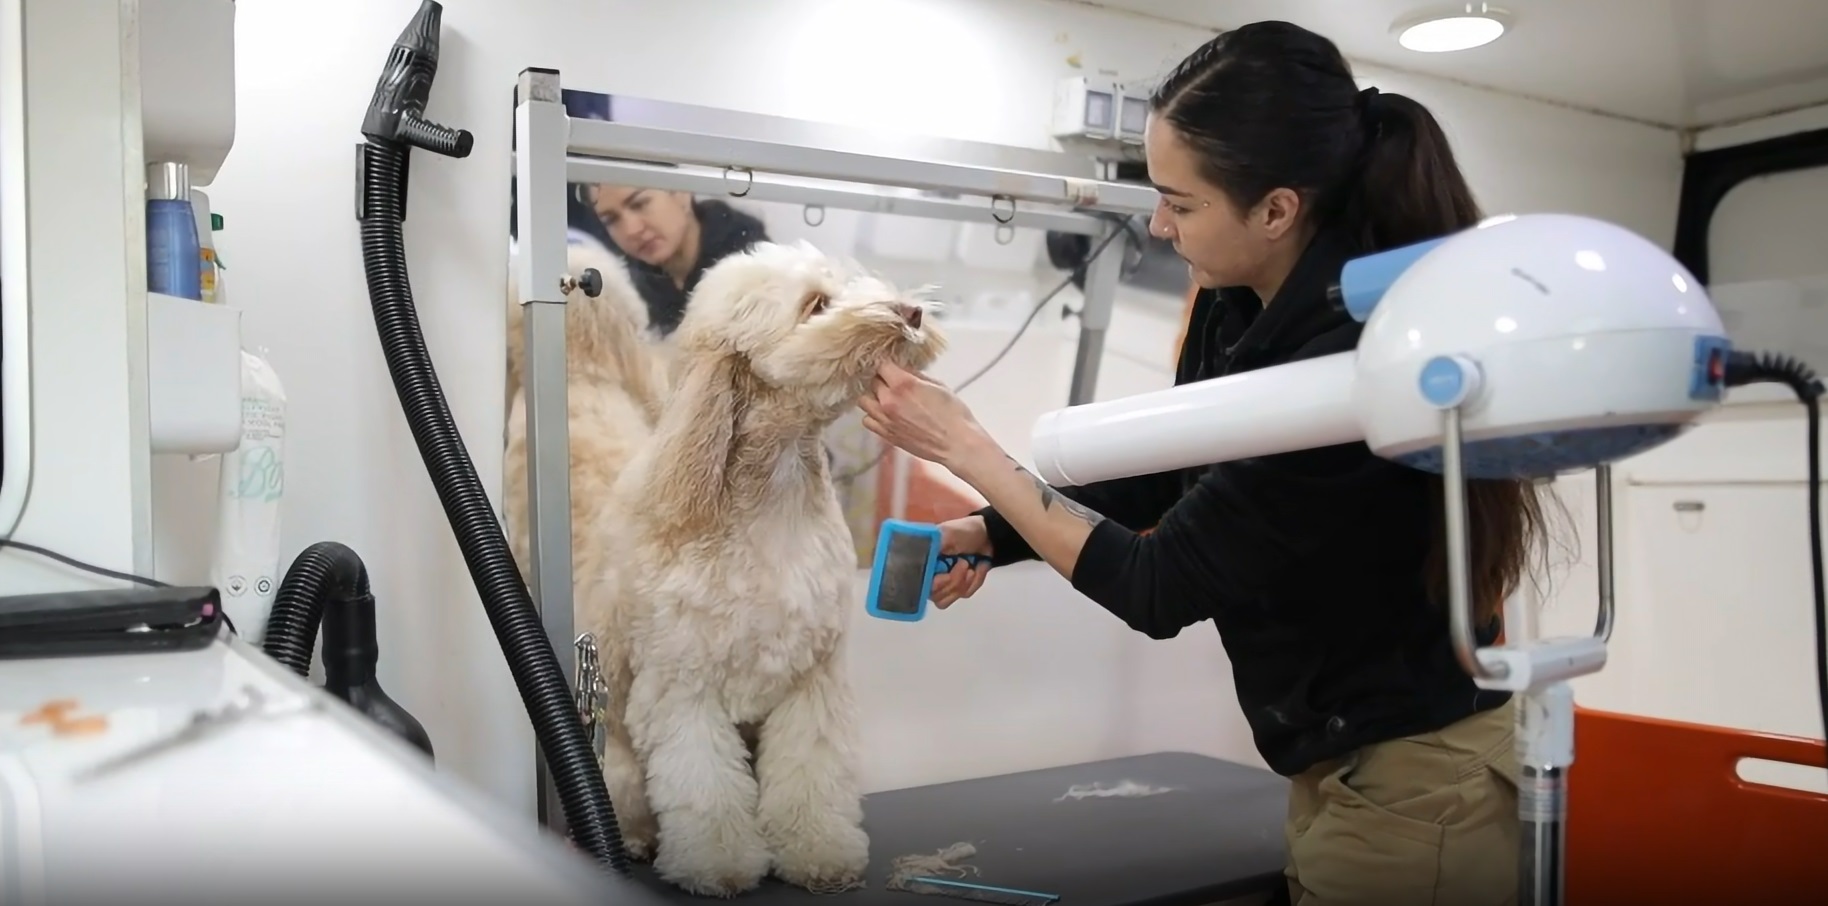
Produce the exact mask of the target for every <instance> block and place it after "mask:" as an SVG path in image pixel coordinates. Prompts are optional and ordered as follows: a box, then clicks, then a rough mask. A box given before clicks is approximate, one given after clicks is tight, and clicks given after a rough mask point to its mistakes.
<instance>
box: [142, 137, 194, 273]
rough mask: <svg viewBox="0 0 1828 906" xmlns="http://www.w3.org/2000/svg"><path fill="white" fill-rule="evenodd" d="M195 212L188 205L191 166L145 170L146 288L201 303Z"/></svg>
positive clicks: (157, 166) (156, 166) (163, 165)
mask: <svg viewBox="0 0 1828 906" xmlns="http://www.w3.org/2000/svg"><path fill="white" fill-rule="evenodd" d="M196 217H197V215H196V211H195V210H194V209H193V208H192V207H191V206H190V167H188V166H186V165H184V164H178V163H158V164H153V165H152V166H150V167H147V168H146V288H147V289H148V290H150V291H152V292H155V293H163V294H165V295H167V296H177V297H178V298H181V299H196V300H197V301H199V302H200V301H202V300H203V286H202V274H201V268H200V264H201V262H202V253H201V251H200V250H199V243H198V239H197V219H196Z"/></svg>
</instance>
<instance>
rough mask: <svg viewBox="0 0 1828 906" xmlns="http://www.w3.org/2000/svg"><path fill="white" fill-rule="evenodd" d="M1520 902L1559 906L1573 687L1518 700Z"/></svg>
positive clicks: (1529, 694)
mask: <svg viewBox="0 0 1828 906" xmlns="http://www.w3.org/2000/svg"><path fill="white" fill-rule="evenodd" d="M1517 760H1518V762H1519V767H1520V768H1521V771H1520V772H1519V773H1520V776H1519V778H1518V779H1519V783H1518V785H1517V817H1518V820H1519V822H1520V824H1521V831H1522V840H1521V841H1520V843H1521V844H1522V849H1523V851H1522V853H1521V854H1520V858H1519V859H1518V863H1517V902H1518V904H1519V906H1561V903H1562V900H1563V892H1564V874H1565V871H1566V865H1567V863H1566V861H1565V857H1566V852H1567V837H1566V833H1565V831H1566V828H1567V817H1568V776H1567V769H1568V767H1569V766H1570V765H1572V764H1573V763H1574V687H1573V686H1570V685H1568V684H1567V683H1565V682H1558V683H1553V684H1550V685H1549V686H1546V687H1544V688H1542V689H1537V690H1533V691H1530V692H1526V693H1524V694H1523V695H1521V696H1519V697H1518V702H1517Z"/></svg>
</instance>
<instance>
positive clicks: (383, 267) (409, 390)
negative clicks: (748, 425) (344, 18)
mask: <svg viewBox="0 0 1828 906" xmlns="http://www.w3.org/2000/svg"><path fill="white" fill-rule="evenodd" d="M442 12H443V10H442V7H440V6H439V5H438V4H437V3H436V2H433V0H425V2H424V3H423V4H422V5H421V6H420V8H419V11H418V13H417V14H415V16H414V17H413V21H412V22H411V23H410V24H408V25H407V27H406V29H405V30H404V31H402V32H401V33H400V37H399V39H398V40H396V41H395V42H394V47H393V52H392V53H391V54H390V55H389V56H388V60H387V67H386V69H385V71H383V73H382V74H381V78H380V79H379V81H378V82H377V83H376V85H375V95H374V99H373V100H372V101H370V102H369V108H368V113H367V116H366V117H365V119H364V121H363V124H362V132H363V134H364V135H365V136H366V137H367V139H368V141H367V142H365V143H364V144H363V145H362V146H361V150H360V155H359V158H358V169H359V179H360V190H359V194H358V196H357V204H358V206H359V207H358V210H357V218H358V219H359V220H360V221H361V232H362V264H363V269H364V271H366V273H367V278H368V295H369V300H370V302H371V304H372V306H373V308H374V319H375V329H376V330H377V331H378V332H379V334H380V339H381V350H382V353H383V354H384V355H385V356H386V358H387V370H388V372H389V373H390V374H391V375H392V377H393V384H394V390H395V391H396V392H397V393H398V395H399V397H400V405H401V408H402V409H404V410H405V413H406V423H407V425H408V426H409V427H410V428H411V430H412V434H413V440H414V441H415V442H416V443H417V444H418V447H419V454H420V456H421V457H423V458H424V460H425V466H426V470H427V471H428V472H429V473H430V475H431V479H432V485H433V487H434V488H436V490H437V492H438V499H439V501H440V502H441V503H442V504H443V505H444V512H445V516H446V517H447V518H448V519H449V520H450V523H451V529H452V531H453V532H454V533H455V534H456V537H457V546H458V548H459V549H461V550H462V552H463V559H464V563H465V564H466V565H467V566H468V567H469V570H470V577H471V579H472V580H474V581H475V583H476V590H477V591H478V592H479V593H480V594H481V596H482V605H483V609H484V610H485V611H487V613H488V616H489V623H490V625H491V626H493V627H494V629H495V637H496V639H497V640H498V641H499V642H500V644H501V649H502V653H503V655H504V656H505V657H506V658H507V661H508V669H509V672H511V673H512V674H513V676H514V683H515V685H516V686H517V687H518V688H519V690H520V697H521V700H522V701H523V702H525V703H526V706H527V713H528V716H529V717H530V718H532V721H533V733H534V736H535V738H537V739H538V741H539V748H540V752H541V753H542V754H543V755H544V756H545V759H546V766H547V768H548V770H549V771H550V772H551V774H552V779H553V785H554V787H556V788H557V791H558V794H559V800H560V804H561V805H562V806H563V809H564V813H565V821H566V823H567V824H568V825H569V826H570V828H571V836H572V839H573V840H574V841H575V842H576V843H577V844H578V845H579V846H580V847H582V848H583V849H584V850H585V851H587V852H588V853H590V855H591V856H593V857H594V858H596V859H597V860H598V861H599V862H605V863H608V864H609V865H610V866H611V867H612V868H614V869H615V870H616V871H618V872H623V873H626V872H627V871H628V858H627V854H626V853H625V852H624V850H623V846H622V835H621V833H620V831H619V830H618V828H617V826H616V815H615V811H614V809H613V807H612V806H611V804H610V799H609V790H608V787H607V786H606V785H605V784H604V782H603V774H602V771H601V770H600V769H599V767H598V765H597V759H596V753H595V751H594V749H593V748H592V746H591V741H590V738H589V736H587V735H586V733H585V730H584V724H583V721H582V719H581V717H580V715H579V714H578V711H577V705H576V702H575V700H574V699H573V696H572V691H571V688H570V686H569V684H568V683H567V682H566V681H565V674H564V673H563V671H562V670H561V669H560V667H559V660H558V655H557V654H556V653H555V652H554V651H553V649H552V644H551V642H550V641H548V640H547V638H546V628H545V625H544V624H543V623H542V622H541V621H540V617H539V611H538V610H537V609H536V608H535V607H534V604H533V596H532V595H531V594H530V593H529V592H528V591H527V585H526V582H525V581H523V580H522V579H521V573H520V569H519V567H518V566H517V565H516V564H515V562H514V556H513V554H512V553H511V552H510V551H509V549H508V541H507V538H506V537H505V536H504V535H503V533H502V529H501V524H500V523H499V522H497V521H496V518H495V510H494V508H493V507H492V506H491V505H490V503H489V498H488V495H487V494H485V493H484V492H483V487H482V481H481V480H480V479H478V478H477V476H476V467H475V465H474V464H473V463H472V462H471V461H470V455H469V451H468V450H467V449H465V447H464V445H463V438H462V436H461V435H459V434H458V433H457V425H456V422H454V421H453V420H452V419H451V412H450V407H449V406H448V405H447V404H446V403H445V399H444V392H443V390H442V389H440V387H439V384H438V376H437V373H436V372H435V371H434V370H433V367H432V360H431V354H430V353H429V352H428V351H427V350H426V348H425V338H424V336H423V335H422V334H421V333H420V330H419V318H418V315H417V313H416V311H415V309H414V306H413V294H412V285H411V283H410V281H409V280H408V279H407V273H406V244H405V240H404V237H403V235H402V223H403V222H404V221H405V219H406V170H407V160H408V155H409V154H410V153H411V148H412V147H413V146H415V145H416V146H418V147H421V148H424V149H425V150H428V151H432V152H435V153H438V154H443V155H447V156H451V157H464V156H467V155H468V154H469V152H470V144H471V136H470V133H468V132H465V131H461V130H454V129H448V128H445V127H442V126H438V125H435V124H433V123H430V122H427V121H426V120H425V118H424V110H425V102H426V99H427V97H428V95H429V94H430V89H431V82H432V78H433V76H434V75H436V73H437V68H438V38H439V24H440V19H441V17H442Z"/></svg>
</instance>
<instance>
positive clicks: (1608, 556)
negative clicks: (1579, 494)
mask: <svg viewBox="0 0 1828 906" xmlns="http://www.w3.org/2000/svg"><path fill="white" fill-rule="evenodd" d="M1593 507H1594V509H1595V510H1596V511H1597V512H1598V513H1599V532H1598V535H1599V537H1598V538H1597V539H1596V543H1597V544H1598V546H1599V553H1598V557H1597V559H1598V561H1599V616H1598V617H1596V618H1595V620H1594V627H1593V634H1594V635H1595V636H1598V637H1599V640H1600V641H1602V642H1610V641H1612V620H1613V611H1614V609H1615V608H1616V607H1617V599H1616V598H1615V597H1614V595H1615V594H1616V593H1617V584H1616V583H1617V580H1616V579H1615V578H1614V576H1613V573H1612V467H1611V466H1609V465H1602V466H1600V467H1599V468H1597V469H1594V470H1593Z"/></svg>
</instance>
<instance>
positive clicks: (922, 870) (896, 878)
mask: <svg viewBox="0 0 1828 906" xmlns="http://www.w3.org/2000/svg"><path fill="white" fill-rule="evenodd" d="M975 855H977V847H975V846H972V845H971V844H969V843H954V844H952V845H951V846H948V847H946V848H944V849H941V850H939V851H937V852H932V853H915V854H913V855H908V856H896V857H895V861H894V862H893V863H891V865H890V866H889V883H888V885H887V886H888V888H889V889H890V890H906V889H908V882H910V881H913V880H915V879H917V878H937V877H952V878H962V877H965V876H966V875H975V874H977V866H976V865H959V864H958V863H959V862H962V861H964V860H966V859H969V858H971V857H972V856H975Z"/></svg>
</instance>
